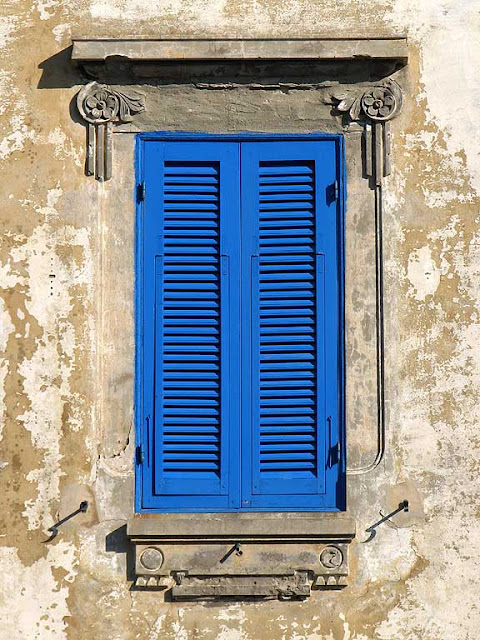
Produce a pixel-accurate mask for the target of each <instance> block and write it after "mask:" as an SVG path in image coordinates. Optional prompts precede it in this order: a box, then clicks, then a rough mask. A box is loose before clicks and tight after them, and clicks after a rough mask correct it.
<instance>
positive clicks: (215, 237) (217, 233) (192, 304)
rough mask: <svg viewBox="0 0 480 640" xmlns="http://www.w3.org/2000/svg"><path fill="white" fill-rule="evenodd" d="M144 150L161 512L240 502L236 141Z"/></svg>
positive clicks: (156, 490) (155, 464)
mask: <svg viewBox="0 0 480 640" xmlns="http://www.w3.org/2000/svg"><path fill="white" fill-rule="evenodd" d="M151 146H155V145H151ZM148 150H149V145H147V157H146V159H145V164H146V172H147V178H146V181H147V185H148V186H147V189H148V192H149V199H148V200H147V201H146V207H145V216H146V221H145V229H146V246H147V247H148V249H147V251H146V252H145V254H146V255H145V260H146V261H148V262H150V260H152V259H153V260H154V263H155V283H154V289H155V291H154V296H155V304H154V319H153V323H154V330H153V336H152V337H153V341H154V360H155V366H154V397H153V398H152V399H151V400H152V405H153V406H152V414H153V421H152V433H151V442H152V444H151V447H152V451H153V459H152V466H151V470H150V473H151V474H152V475H153V486H152V490H153V494H154V495H158V496H161V504H162V508H164V509H166V510H168V509H169V508H170V510H171V509H174V510H183V509H187V510H188V509H193V510H195V509H196V508H197V507H198V506H200V505H201V507H202V508H204V509H209V508H210V509H226V508H228V507H238V502H239V498H238V490H237V491H236V490H235V481H233V482H230V478H231V477H233V479H235V475H238V472H237V474H235V473H232V466H234V465H235V464H236V463H237V464H238V458H237V461H236V460H235V458H234V457H233V456H232V455H231V448H232V447H234V449H235V450H238V442H235V437H237V440H238V435H237V436H236V435H235V434H236V433H237V434H238V413H239V412H238V410H236V407H235V397H234V396H233V397H232V395H231V387H232V385H231V380H230V375H231V374H230V368H231V366H232V362H231V352H232V348H231V346H232V343H234V340H235V337H234V333H232V332H231V329H230V327H231V325H232V316H233V314H234V313H235V304H232V302H231V300H230V290H231V283H230V274H231V266H232V265H233V267H234V268H236V271H237V272H238V265H237V264H236V263H235V256H233V257H232V258H231V257H230V254H231V251H232V240H233V237H234V235H235V233H236V235H237V237H238V233H239V230H238V228H237V229H236V231H235V225H237V226H238V224H239V222H238V221H239V213H238V204H236V203H239V193H238V190H239V185H238V171H239V165H238V162H239V149H238V145H236V144H229V143H225V144H217V145H210V144H208V143H198V144H189V143H164V144H162V153H161V158H158V157H157V158H156V160H157V161H156V162H155V158H151V159H149V157H148ZM150 160H151V164H150ZM152 191H153V193H154V195H155V197H154V198H152V197H151V192H152ZM230 198H232V202H230V201H229V200H230ZM148 268H149V267H148V264H147V265H146V267H145V269H146V270H147V269H148ZM147 293H148V292H147V291H146V292H145V298H146V297H147ZM146 322H147V320H146ZM233 350H234V349H233ZM235 421H236V422H237V423H236V422H235Z"/></svg>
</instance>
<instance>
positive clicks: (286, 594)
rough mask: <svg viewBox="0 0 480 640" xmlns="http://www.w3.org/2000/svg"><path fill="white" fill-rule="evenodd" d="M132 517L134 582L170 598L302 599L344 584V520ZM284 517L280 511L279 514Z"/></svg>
mask: <svg viewBox="0 0 480 640" xmlns="http://www.w3.org/2000/svg"><path fill="white" fill-rule="evenodd" d="M185 515H188V514H156V516H155V517H153V516H150V514H148V515H145V516H143V515H142V516H134V518H132V519H131V520H130V521H129V523H128V525H127V535H128V536H129V538H130V541H131V543H132V544H133V547H134V553H135V557H134V571H135V588H136V589H142V590H144V589H146V590H151V589H152V590H156V591H164V592H166V591H168V592H169V595H168V597H169V598H171V599H173V600H175V599H198V598H210V599H211V598H223V597H238V598H252V597H255V598H259V597H262V598H281V599H285V598H289V599H305V598H308V597H309V596H310V595H311V592H312V591H314V590H332V589H333V590H335V589H337V590H338V589H342V588H343V587H345V586H347V578H348V547H349V543H350V542H351V540H352V539H353V537H354V535H355V525H354V522H353V521H352V520H351V519H349V518H344V517H342V518H336V517H331V516H329V515H324V514H322V515H319V516H317V517H311V515H310V514H195V520H194V521H193V520H191V519H190V518H188V517H185ZM277 515H279V516H284V517H276V516H277Z"/></svg>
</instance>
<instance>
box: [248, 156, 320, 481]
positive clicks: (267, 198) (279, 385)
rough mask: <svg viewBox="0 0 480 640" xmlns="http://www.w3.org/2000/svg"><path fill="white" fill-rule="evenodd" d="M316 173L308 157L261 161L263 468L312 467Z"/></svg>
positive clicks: (314, 446) (280, 470)
mask: <svg viewBox="0 0 480 640" xmlns="http://www.w3.org/2000/svg"><path fill="white" fill-rule="evenodd" d="M314 179H315V175H314V165H313V163H311V162H305V163H288V162H260V168H259V194H258V195H259V211H258V226H259V265H258V289H259V290H258V298H259V311H258V314H259V325H260V327H259V345H258V348H259V360H260V362H259V376H260V393H259V412H260V415H259V416H258V419H259V428H258V438H259V471H260V475H261V476H262V475H263V474H272V473H273V474H275V473H277V474H279V473H282V474H285V473H288V472H290V473H297V472H300V473H305V472H311V473H315V472H316V468H317V453H316V451H317V430H316V426H315V425H316V419H317V416H316V399H315V395H316V375H315V371H316V338H315V304H316V300H315V215H314V214H315V201H314V186H315V185H314ZM293 377H295V378H296V379H295V380H292V378H293ZM295 387H296V388H295ZM292 388H293V390H292Z"/></svg>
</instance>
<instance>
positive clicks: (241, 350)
mask: <svg viewBox="0 0 480 640" xmlns="http://www.w3.org/2000/svg"><path fill="white" fill-rule="evenodd" d="M337 154H338V151H337V143H336V141H335V140H331V139H330V140H322V141H319V142H314V141H295V140H290V141H274V142H270V141H262V142H241V143H236V142H218V141H212V142H203V141H202V142H199V141H189V142H183V141H179V142H177V141H174V142H160V141H151V142H150V141H149V142H146V143H145V159H144V163H145V181H146V186H147V193H148V198H147V202H146V206H145V239H144V258H143V260H144V292H143V300H144V318H143V322H144V326H145V336H144V379H145V384H144V387H145V390H144V409H143V411H144V414H149V415H151V416H152V418H151V420H150V429H149V433H147V434H146V437H147V438H148V442H147V447H148V448H150V453H151V455H149V456H148V459H149V463H148V464H144V465H143V487H144V489H143V495H144V498H143V503H142V504H143V506H144V507H145V508H147V509H148V508H150V509H152V508H153V509H155V510H159V511H215V510H232V509H240V508H243V509H247V510H248V509H252V510H255V509H256V510H318V509H324V510H325V509H328V510H334V509H335V506H336V490H337V489H336V482H337V480H338V477H339V470H340V468H339V465H334V466H333V467H332V466H331V465H328V464H327V459H328V458H329V451H328V448H329V446H331V444H332V443H331V442H329V439H331V438H332V435H331V432H332V430H333V432H336V431H337V430H338V426H339V425H338V415H339V398H340V394H339V384H340V383H339V378H340V376H339V371H340V361H339V345H340V324H339V320H340V316H339V291H340V288H339V287H340V284H341V283H340V280H339V249H338V247H339V241H338V240H339V239H338V233H339V230H338V216H337V203H336V202H332V201H331V198H329V197H328V193H329V192H330V190H331V185H332V183H334V181H335V180H336V178H337V168H336V167H337ZM151 360H153V363H152V362H151ZM149 379H150V380H151V385H150V386H149V384H148V380H149ZM328 421H331V422H332V425H333V426H332V428H330V430H329V429H328V428H327V424H328Z"/></svg>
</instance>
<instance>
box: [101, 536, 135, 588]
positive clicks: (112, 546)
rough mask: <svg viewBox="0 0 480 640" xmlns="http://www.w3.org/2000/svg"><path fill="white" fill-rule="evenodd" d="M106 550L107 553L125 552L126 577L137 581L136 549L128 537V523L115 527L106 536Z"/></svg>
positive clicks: (131, 580) (130, 580)
mask: <svg viewBox="0 0 480 640" xmlns="http://www.w3.org/2000/svg"><path fill="white" fill-rule="evenodd" d="M105 551H107V553H120V554H125V565H126V579H127V580H128V581H129V582H134V581H135V570H134V567H135V558H134V555H133V554H134V549H133V546H132V544H131V543H130V540H129V539H128V537H127V525H126V524H124V525H123V526H121V527H119V528H118V529H115V530H114V531H111V532H110V533H108V534H107V535H106V537H105Z"/></svg>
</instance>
